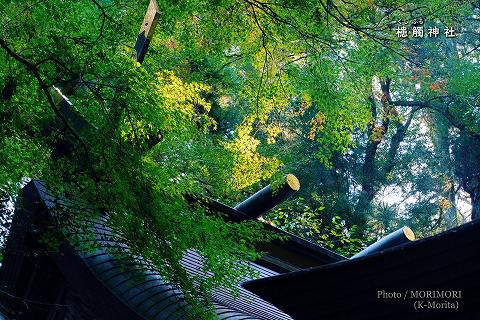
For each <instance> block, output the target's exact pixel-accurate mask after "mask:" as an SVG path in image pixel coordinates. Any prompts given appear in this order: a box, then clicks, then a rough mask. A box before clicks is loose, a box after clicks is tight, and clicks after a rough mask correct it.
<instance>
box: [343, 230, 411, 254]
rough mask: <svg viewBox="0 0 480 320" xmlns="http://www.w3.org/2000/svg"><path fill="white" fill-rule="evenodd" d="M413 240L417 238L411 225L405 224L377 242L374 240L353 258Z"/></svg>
mask: <svg viewBox="0 0 480 320" xmlns="http://www.w3.org/2000/svg"><path fill="white" fill-rule="evenodd" d="M413 240H415V234H414V233H413V231H412V230H411V229H410V228H409V227H407V226H404V227H402V228H400V229H398V230H397V231H394V232H392V233H390V234H388V235H387V236H385V237H383V238H382V239H380V240H378V241H377V242H374V243H373V244H371V245H369V246H368V247H366V248H365V249H363V250H362V251H360V252H359V253H357V254H355V255H353V256H352V257H351V259H355V258H360V257H365V256H368V255H370V254H372V253H375V252H379V251H382V250H385V249H389V248H392V247H395V246H398V245H400V244H404V243H407V242H410V241H413Z"/></svg>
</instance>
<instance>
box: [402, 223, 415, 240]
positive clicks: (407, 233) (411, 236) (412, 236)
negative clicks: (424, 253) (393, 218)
mask: <svg viewBox="0 0 480 320" xmlns="http://www.w3.org/2000/svg"><path fill="white" fill-rule="evenodd" d="M402 229H403V234H405V237H407V239H408V240H410V241H413V240H415V233H413V231H412V229H410V228H409V227H407V226H404V227H403V228H402Z"/></svg>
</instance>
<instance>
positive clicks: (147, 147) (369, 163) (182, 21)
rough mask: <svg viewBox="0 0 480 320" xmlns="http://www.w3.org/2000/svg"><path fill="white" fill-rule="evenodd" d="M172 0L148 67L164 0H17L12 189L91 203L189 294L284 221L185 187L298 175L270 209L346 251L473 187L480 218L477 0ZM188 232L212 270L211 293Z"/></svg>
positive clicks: (434, 218) (1, 78) (465, 200)
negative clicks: (30, 184) (250, 214)
mask: <svg viewBox="0 0 480 320" xmlns="http://www.w3.org/2000/svg"><path fill="white" fill-rule="evenodd" d="M157 3H158V6H159V9H160V13H161V14H160V18H159V23H158V26H157V29H156V32H155V35H154V37H153V39H152V42H151V44H150V47H149V51H148V53H147V55H146V57H145V60H144V62H143V63H142V64H141V65H140V64H139V63H137V62H135V60H134V59H133V58H132V57H133V55H134V49H133V45H134V43H135V39H136V37H137V33H138V29H139V26H140V23H141V22H142V19H143V16H144V14H145V10H146V8H147V5H148V1H138V2H132V1H123V0H82V1H64V0H44V1H27V2H25V1H16V0H3V4H4V5H3V6H2V7H1V8H0V10H1V11H2V14H1V18H0V47H1V50H0V88H1V89H2V93H1V96H0V121H1V124H2V125H1V127H0V190H1V192H2V199H3V198H4V199H13V198H14V197H15V195H16V193H17V192H18V189H19V188H20V187H21V186H22V184H23V183H24V182H25V181H26V179H42V180H45V181H47V182H48V184H49V186H50V188H52V189H53V190H55V192H57V193H58V194H59V195H63V196H65V197H71V196H72V195H76V196H79V197H81V198H83V199H85V200H87V201H88V202H89V203H91V204H92V205H93V206H94V207H95V208H97V209H98V212H108V213H109V217H110V220H109V221H110V222H109V223H110V224H111V225H112V226H113V227H114V228H115V229H116V230H119V231H120V232H121V233H122V234H123V235H124V236H125V238H126V239H127V240H128V243H129V245H130V246H131V247H132V248H133V249H134V250H135V251H136V252H138V253H140V254H142V255H143V256H144V257H146V258H147V259H149V260H151V261H152V262H153V263H155V264H156V265H157V266H158V267H159V268H160V270H162V272H163V273H164V275H165V277H166V278H168V279H171V280H172V281H174V282H175V283H177V284H178V285H179V286H181V287H182V288H183V289H184V291H185V292H186V293H187V294H188V293H192V299H193V300H195V297H197V298H198V297H207V300H208V292H209V290H210V289H211V288H212V287H213V286H218V285H228V284H233V283H236V282H238V281H239V280H240V279H241V278H242V277H243V276H244V275H245V274H246V273H248V272H249V270H248V267H239V265H238V264H237V263H236V261H238V260H254V259H255V258H257V257H258V255H259V254H260V253H258V252H256V251H255V249H254V245H255V243H256V242H258V241H268V239H269V238H270V237H271V235H268V234H265V233H264V232H263V231H262V228H261V226H260V225H259V224H258V223H256V222H243V223H226V222H225V221H223V219H222V218H221V217H219V216H215V215H209V214H207V213H206V212H205V210H204V209H203V208H201V207H198V206H192V204H191V203H189V202H188V201H187V195H191V194H202V195H206V196H209V197H213V198H216V199H219V200H221V201H224V202H226V203H227V204H234V203H236V202H238V201H239V200H241V199H242V198H243V197H244V196H245V195H247V194H249V193H251V192H252V191H254V190H256V189H257V188H258V187H260V186H262V185H264V184H265V183H268V182H269V181H274V180H275V179H277V178H278V177H281V176H283V175H284V174H285V173H288V172H292V173H294V174H296V175H297V176H298V177H299V178H300V181H301V183H302V191H301V192H302V194H301V196H302V197H301V198H300V199H296V200H292V201H291V202H289V203H286V204H285V206H283V207H281V208H278V210H277V211H274V212H272V213H270V214H269V215H268V216H267V217H266V219H270V220H272V221H273V222H274V223H276V224H277V225H278V226H280V227H282V228H285V229H287V230H291V231H295V232H297V233H299V234H301V235H303V236H305V237H308V238H310V239H312V240H313V241H317V242H318V243H321V244H323V245H326V246H328V247H330V248H334V249H337V250H339V251H340V252H342V253H345V254H347V255H348V254H351V253H354V252H356V250H358V249H359V248H360V247H361V245H362V243H365V242H367V241H369V239H371V238H376V237H378V236H381V235H384V234H385V233H387V232H389V231H390V230H392V229H394V228H396V227H398V226H399V225H401V224H404V223H407V224H410V225H411V226H412V228H413V229H414V230H418V231H419V233H420V234H423V235H428V234H432V233H435V232H437V231H439V230H443V229H445V228H448V227H451V226H454V225H456V224H460V223H462V222H464V221H466V220H468V219H470V218H469V217H468V212H465V210H464V209H462V207H465V206H467V207H468V205H469V203H470V204H471V206H472V208H473V210H472V212H471V214H472V217H478V216H479V215H480V213H479V212H480V180H479V176H480V169H478V166H477V163H478V159H479V156H480V149H479V148H480V147H479V146H480V144H479V143H478V139H479V133H480V127H479V120H480V113H479V110H478V108H479V103H480V96H479V94H478V92H479V91H480V87H479V86H480V81H479V80H480V77H479V53H478V49H479V47H480V33H479V31H478V30H479V27H480V26H479V22H480V19H479V14H480V4H479V3H478V1H477V2H476V1H473V2H468V1H446V0H428V1H423V2H422V3H417V2H415V1H397V0H378V1H362V2H349V1H342V0H339V1H337V0H333V1H332V0H326V1H306V0H294V1H276V2H267V1H257V0H198V1H197V0H196V1H187V2H185V1H163V0H162V1H160V0H159V1H157ZM402 26H405V27H406V28H407V30H408V32H409V34H408V35H409V36H408V37H406V38H403V37H399V34H398V32H399V31H400V30H401V29H400V28H401V27H402ZM413 27H418V28H420V27H421V28H423V29H424V32H425V35H424V37H422V38H414V37H412V33H411V32H412V31H411V29H412V28H413ZM434 27H436V28H438V29H439V30H440V31H439V34H438V36H436V37H432V36H428V31H429V29H431V28H434ZM446 28H453V29H454V30H455V31H456V34H455V37H447V34H446V33H444V30H445V29H446ZM55 88H57V89H55ZM58 90H59V91H60V92H61V93H62V94H63V95H64V96H66V97H68V99H69V100H70V102H71V104H72V105H73V107H74V110H75V114H77V115H79V117H78V118H75V117H73V118H69V117H66V116H65V115H64V114H63V113H62V112H61V110H60V107H59V104H58V92H59V91H58ZM7 202H8V201H6V200H5V201H4V209H3V211H2V212H3V213H2V218H3V219H4V220H5V225H7V228H6V229H5V232H6V230H7V229H8V214H7V211H8V210H7V209H8V207H9V206H10V205H9V204H6V203H7ZM462 210H463V211H462ZM81 215H82V214H81V213H78V214H76V215H67V214H65V215H64V217H63V219H60V221H59V223H60V225H62V226H64V227H71V226H72V225H74V226H75V225H76V224H75V223H76V222H77V221H78V219H79V217H78V216H81ZM60 229H61V228H60ZM188 248H194V249H196V250H197V251H198V252H199V253H201V254H202V255H203V256H204V258H205V261H206V263H205V268H206V271H211V272H212V274H213V275H214V276H213V277H211V278H209V279H208V280H206V281H205V283H204V285H203V286H201V288H200V289H201V291H202V292H201V294H199V291H198V290H199V287H195V286H193V282H192V279H190V278H189V277H188V276H187V275H186V274H185V271H184V270H183V269H182V267H181V265H180V263H179V260H180V259H181V257H182V254H183V252H184V251H185V250H186V249H188ZM193 300H192V301H193ZM197 300H198V299H197ZM199 301H201V303H203V301H202V299H200V300H199Z"/></svg>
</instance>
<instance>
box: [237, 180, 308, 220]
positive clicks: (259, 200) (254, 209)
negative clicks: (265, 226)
mask: <svg viewBox="0 0 480 320" xmlns="http://www.w3.org/2000/svg"><path fill="white" fill-rule="evenodd" d="M299 189H300V182H299V181H298V179H297V177H295V176H294V175H293V174H287V175H286V176H285V180H284V181H283V183H282V184H281V185H280V186H279V187H278V189H276V190H272V187H271V185H268V186H266V187H265V188H263V189H262V190H260V191H257V192H256V193H254V194H253V195H251V196H250V197H249V198H247V199H245V200H244V201H242V202H240V203H239V204H237V205H236V206H235V209H236V210H238V211H240V212H242V213H244V214H246V215H247V216H248V217H250V218H251V219H256V218H258V217H260V216H261V215H262V214H264V213H265V212H267V211H268V210H270V209H272V208H274V207H275V206H276V205H278V204H280V203H281V202H283V201H285V200H286V199H287V198H288V197H290V196H291V195H292V194H294V193H295V192H296V191H298V190H299Z"/></svg>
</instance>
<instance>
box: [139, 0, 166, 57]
mask: <svg viewBox="0 0 480 320" xmlns="http://www.w3.org/2000/svg"><path fill="white" fill-rule="evenodd" d="M159 16H160V10H159V9H158V4H157V1H156V0H150V4H149V5H148V8H147V13H146V14H145V18H143V23H142V26H141V27H140V32H139V34H138V37H137V42H136V43H135V60H137V62H139V63H142V62H143V59H144V58H145V54H146V53H147V50H148V46H149V45H150V41H152V37H153V33H154V32H155V28H156V26H157V23H158V18H159Z"/></svg>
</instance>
